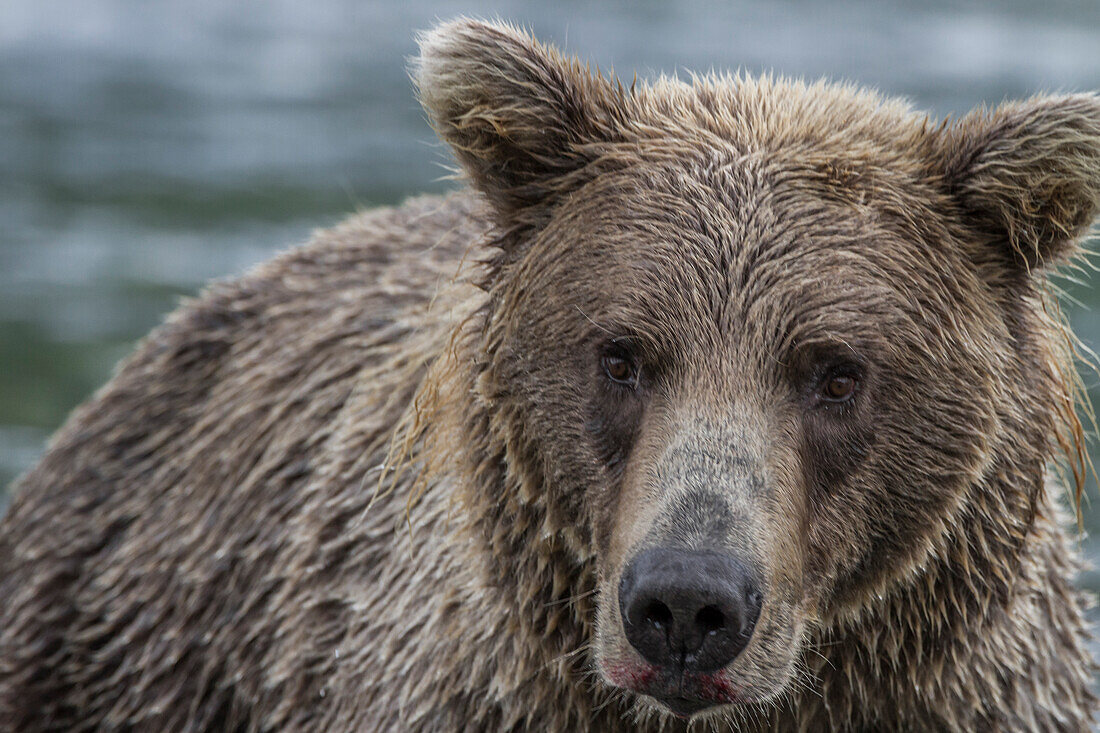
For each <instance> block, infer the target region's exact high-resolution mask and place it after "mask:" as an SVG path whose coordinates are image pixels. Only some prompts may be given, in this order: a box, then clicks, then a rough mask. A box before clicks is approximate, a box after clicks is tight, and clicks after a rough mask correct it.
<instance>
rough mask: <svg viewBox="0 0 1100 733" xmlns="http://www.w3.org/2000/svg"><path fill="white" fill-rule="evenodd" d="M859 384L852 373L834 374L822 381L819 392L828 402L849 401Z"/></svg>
mask: <svg viewBox="0 0 1100 733" xmlns="http://www.w3.org/2000/svg"><path fill="white" fill-rule="evenodd" d="M857 385H858V382H857V381H856V378H855V377H853V376H852V375H850V374H833V375H832V376H830V377H829V378H828V379H826V380H825V381H824V382H823V383H822V385H821V389H820V391H819V394H820V395H821V398H822V399H823V400H825V401H826V402H847V401H848V400H850V399H852V395H854V394H855V393H856V386H857Z"/></svg>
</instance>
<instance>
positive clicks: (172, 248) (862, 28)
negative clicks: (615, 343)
mask: <svg viewBox="0 0 1100 733" xmlns="http://www.w3.org/2000/svg"><path fill="white" fill-rule="evenodd" d="M460 14H470V15H476V16H481V17H502V18H506V19H511V20H514V21H516V22H519V23H522V24H524V25H527V26H529V27H531V28H533V29H534V30H535V31H536V32H537V34H538V35H540V36H541V37H542V38H544V39H547V40H552V41H555V42H557V43H558V44H560V45H564V46H566V47H567V48H568V49H569V50H570V51H573V52H576V53H577V54H579V55H581V56H583V57H586V58H588V59H591V60H592V61H594V62H596V63H598V64H599V66H600V67H601V68H603V69H605V70H606V69H609V68H614V69H615V70H617V71H618V72H619V73H620V74H621V75H623V76H625V77H629V76H631V75H632V74H633V72H634V71H637V72H638V74H639V76H641V77H643V78H644V77H652V76H654V75H656V74H657V73H659V72H661V71H664V72H667V73H679V74H683V72H684V70H686V69H694V70H700V71H705V70H709V69H712V68H714V69H735V68H739V67H740V68H745V69H747V70H749V71H753V72H758V71H762V70H774V71H777V72H780V73H783V74H788V75H794V76H806V77H810V78H817V77H821V76H827V77H832V78H838V79H850V80H855V81H859V82H861V83H864V84H867V85H871V86H876V87H878V88H880V89H882V90H883V91H885V92H887V93H890V94H896V95H902V96H906V97H909V98H910V99H912V100H913V101H914V102H915V104H917V105H918V106H919V107H922V108H926V109H928V110H930V111H932V112H933V113H934V114H935V115H936V116H939V117H942V116H945V115H949V114H959V113H962V112H965V111H966V110H968V109H970V108H971V107H973V106H974V105H977V104H980V103H982V102H987V103H997V102H999V101H1001V100H1003V99H1005V98H1009V97H1021V96H1026V95H1029V94H1033V93H1036V92H1040V91H1058V90H1064V91H1075V90H1089V89H1100V2H1096V1H1095V0H1062V1H1057V0H1055V1H1051V0H1045V1H1044V2H1022V1H1020V0H1014V1H1009V2H1002V3H997V4H996V5H992V4H986V5H977V4H960V3H954V2H951V3H949V2H942V3H936V2H924V3H915V2H902V1H900V0H895V1H894V2H854V1H852V0H840V2H823V1H806V2H777V1H775V0H750V1H746V2H722V3H699V2H683V1H672V0H670V1H668V2H656V1H652V0H650V1H645V0H643V1H641V2H625V1H623V2H614V3H602V4H600V3H588V2H586V3H582V2H563V3H555V4H551V3H547V2H543V3H532V4H525V3H519V2H500V3H491V4H477V5H474V4H471V3H454V2H428V1H426V0H412V1H411V2H403V3H397V2H375V3H371V2H362V1H360V0H313V1H312V2H301V1H300V0H298V1H294V2H291V1H290V0H270V1H267V2H248V1H243V0H242V1H239V2H229V1H228V0H226V1H225V2H213V1H212V0H162V1H159V2H157V1H155V0H68V1H61V2H52V1H49V0H47V1H45V2H41V1H35V0H3V2H0V503H2V502H3V498H2V487H3V486H5V485H6V484H7V483H8V482H9V481H10V480H11V479H12V478H13V477H15V476H16V475H17V474H18V473H20V472H21V471H23V470H25V469H26V468H27V467H29V465H30V464H31V463H32V462H33V461H34V459H35V457H36V456H37V455H38V454H39V453H40V451H41V450H42V446H43V442H44V441H45V440H46V438H47V437H48V435H49V434H50V433H51V432H52V431H53V430H54V429H55V428H56V427H57V426H58V425H59V424H60V423H61V421H62V420H63V419H64V417H65V415H66V414H67V412H68V411H69V410H70V409H71V408H72V407H73V406H74V405H76V404H77V403H78V402H79V401H81V400H83V399H85V398H86V397H87V396H89V395H90V394H91V392H92V391H93V390H94V389H95V388H96V387H97V386H98V385H100V384H101V383H103V382H104V381H105V380H106V379H107V378H108V376H109V374H110V372H111V368H112V366H113V364H114V363H115V362H116V361H117V360H118V359H119V358H121V357H122V356H123V355H124V354H126V353H127V352H128V351H129V350H130V349H131V348H132V345H133V343H134V341H135V339H137V338H139V337H140V336H141V335H142V334H143V333H144V332H146V331H147V330H148V329H149V328H151V327H152V326H153V325H155V324H156V323H157V322H158V321H160V320H161V318H162V317H163V315H164V314H165V313H166V312H167V311H169V310H170V309H171V308H172V307H173V306H174V305H175V304H176V303H177V301H178V298H179V297H180V296H181V295H183V294H192V293H194V292H196V290H197V289H198V288H199V287H200V285H201V284H202V283H203V282H204V281H206V280H207V279H209V278H213V277H225V276H231V275H235V274H238V273H240V272H242V271H243V270H244V269H245V268H247V267H248V266H250V265H252V264H254V263H256V262H258V261H260V260H262V259H265V258H267V257H269V256H270V255H271V254H272V253H273V252H275V251H277V250H279V249H281V248H285V247H287V246H290V245H293V244H295V243H298V242H301V241H302V240H303V239H304V238H305V237H306V236H307V234H308V233H309V231H310V230H311V229H313V228H315V227H318V226H324V225H329V224H333V223H335V222H336V221H338V220H339V219H340V218H341V217H342V216H344V215H345V214H346V213H347V212H350V211H351V210H353V209H355V208H357V207H362V206H368V205H373V204H380V203H393V202H397V201H399V200H400V199H401V198H403V197H404V196H406V195H409V194H412V193H415V192H420V191H439V190H443V189H444V188H446V187H447V184H445V183H444V182H441V181H440V180H439V177H440V176H441V175H443V174H444V173H445V170H444V168H443V167H442V166H441V164H442V163H445V162H446V160H447V158H446V156H445V151H444V150H443V149H442V148H441V147H440V146H439V145H438V143H436V141H435V139H434V137H433V135H432V133H431V131H430V130H429V128H428V127H427V125H426V124H425V123H424V121H423V116H422V114H421V112H420V110H419V107H418V106H417V104H416V102H415V100H414V98H413V93H412V89H411V85H410V83H409V80H408V77H407V75H406V71H405V68H406V59H407V57H408V56H410V55H411V54H413V53H414V52H415V42H414V33H415V31H416V30H417V29H423V28H426V27H428V26H430V25H431V24H432V23H433V21H434V20H436V19H440V18H449V17H453V16H456V15H460ZM1071 291H1072V294H1073V295H1074V296H1075V297H1076V298H1077V299H1079V300H1080V301H1081V302H1080V303H1079V304H1072V305H1070V307H1069V311H1070V315H1071V318H1072V321H1073V323H1074V324H1075V326H1076V328H1077V330H1078V333H1079V334H1080V335H1081V336H1082V337H1083V338H1084V340H1085V342H1086V343H1087V344H1089V345H1090V346H1092V347H1093V348H1097V346H1100V317H1098V315H1097V310H1096V306H1097V305H1098V304H1100V288H1097V289H1093V288H1091V287H1089V286H1088V285H1087V284H1086V285H1084V286H1080V285H1078V286H1073V287H1072V288H1071ZM1090 306H1091V308H1090ZM1086 379H1087V381H1088V384H1089V386H1090V387H1091V388H1092V391H1093V395H1094V400H1096V401H1097V402H1098V404H1100V400H1097V397H1098V396H1100V390H1098V389H1097V381H1098V380H1097V378H1096V376H1095V375H1086ZM1094 455H1096V456H1097V458H1098V459H1100V453H1098V452H1096V451H1095V450H1094ZM1098 463H1100V460H1098ZM1090 490H1091V491H1092V492H1093V496H1094V497H1096V498H1098V499H1100V494H1097V493H1096V488H1095V486H1093V487H1091V488H1090ZM1093 507H1094V510H1092V511H1090V513H1089V515H1088V526H1090V527H1093V528H1095V527H1100V501H1097V500H1094V501H1093ZM1088 548H1089V550H1090V554H1093V555H1095V554H1096V553H1095V552H1093V551H1092V550H1093V545H1091V544H1090V545H1088ZM1089 582H1090V583H1091V584H1093V586H1094V587H1100V581H1098V579H1097V578H1096V577H1093V576H1090V578H1089Z"/></svg>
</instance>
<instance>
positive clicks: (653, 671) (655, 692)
mask: <svg viewBox="0 0 1100 733" xmlns="http://www.w3.org/2000/svg"><path fill="white" fill-rule="evenodd" d="M602 666H603V671H604V674H605V676H606V677H607V679H608V680H609V681H610V682H611V683H612V684H613V685H615V686H616V687H621V688H624V689H627V690H630V691H632V692H636V693H638V694H641V695H645V696H646V697H649V698H651V699H652V700H653V701H654V702H656V703H658V704H659V705H661V706H662V707H664V708H666V709H667V710H668V711H669V712H671V713H672V714H673V715H675V716H676V717H678V718H685V719H686V718H690V717H691V716H692V715H694V714H695V713H698V712H700V711H702V710H705V709H707V708H711V707H717V706H720V705H735V704H738V703H743V702H747V701H748V700H747V699H746V698H745V697H744V696H743V694H742V692H743V691H742V690H740V689H738V687H737V686H736V685H734V684H733V683H732V682H731V681H730V680H729V678H728V677H727V676H726V675H725V674H723V673H721V672H714V673H699V672H685V671H683V670H670V669H662V668H660V667H656V666H654V665H650V664H646V663H642V664H637V663H630V662H627V663H617V664H604V665H602Z"/></svg>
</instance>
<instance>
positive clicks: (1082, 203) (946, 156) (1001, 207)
mask: <svg viewBox="0 0 1100 733" xmlns="http://www.w3.org/2000/svg"><path fill="white" fill-rule="evenodd" d="M940 135H941V140H940V143H941V145H940V146H939V155H940V161H939V162H940V166H939V168H940V171H941V174H942V175H943V176H944V180H945V181H946V183H947V185H948V187H949V190H950V192H951V193H952V195H953V196H954V197H955V199H956V201H957V202H958V203H959V206H960V208H961V210H962V212H963V215H964V217H966V219H967V223H968V224H971V225H973V226H975V227H977V228H978V229H979V230H980V231H981V232H982V233H983V234H985V235H986V236H988V237H990V238H991V239H992V240H993V241H995V242H1000V243H1002V244H1003V246H1005V247H1006V253H1007V254H1008V255H1009V256H1010V257H1011V258H1012V259H1013V260H1014V261H1015V262H1016V263H1017V264H1018V265H1022V266H1024V267H1026V268H1027V269H1029V270H1031V269H1035V268H1043V267H1047V266H1050V265H1056V264H1058V263H1060V262H1063V261H1065V260H1066V259H1068V258H1069V257H1071V256H1072V255H1073V254H1074V253H1075V252H1076V250H1077V246H1078V240H1079V239H1080V237H1081V236H1082V235H1084V234H1085V233H1086V231H1087V230H1088V227H1089V225H1090V224H1091V223H1092V220H1093V218H1094V217H1095V216H1096V214H1097V209H1098V206H1100V98H1098V97H1097V96H1094V95H1089V94H1078V95H1068V96H1056V97H1036V98H1033V99H1030V100H1028V101H1025V102H1015V103H1010V104H1005V105H1002V106H1001V107H999V108H998V109H996V110H994V111H993V112H992V113H990V112H987V111H984V110H979V111H975V112H972V113H970V114H969V115H967V116H966V117H964V118H963V119H962V120H960V121H959V122H958V124H956V125H953V126H950V127H946V128H944V129H942V130H941V131H940Z"/></svg>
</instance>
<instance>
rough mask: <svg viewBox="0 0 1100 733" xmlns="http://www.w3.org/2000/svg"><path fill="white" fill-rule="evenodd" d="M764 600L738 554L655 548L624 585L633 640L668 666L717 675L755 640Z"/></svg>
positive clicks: (640, 558) (623, 609)
mask: <svg viewBox="0 0 1100 733" xmlns="http://www.w3.org/2000/svg"><path fill="white" fill-rule="evenodd" d="M761 604H762V598H761V594H760V590H759V587H758V586H757V584H756V581H755V580H754V579H753V576H752V573H750V572H749V571H748V570H747V569H746V568H745V566H744V565H743V564H742V563H741V562H740V561H738V560H737V559H736V558H735V557H734V556H732V555H729V554H725V553H717V552H694V551H690V550H681V549H672V548H654V549H650V550H645V551H644V552H641V553H639V554H638V555H636V556H635V557H634V558H633V559H632V560H631V561H630V562H629V563H628V564H627V566H626V568H625V569H624V570H623V574H622V579H621V580H620V582H619V612H620V613H621V614H622V618H623V628H624V629H625V630H626V638H627V639H628V640H629V641H630V643H631V645H633V647H634V648H635V649H637V650H638V652H639V653H640V654H641V655H642V656H643V657H645V659H646V660H647V661H649V662H651V663H652V664H656V665H658V666H661V667H673V668H677V669H681V670H684V671H690V672H713V671H715V670H718V669H721V668H722V667H725V666H726V665H727V664H729V663H730V662H732V661H733V660H734V658H736V657H737V655H738V654H740V653H741V650H743V649H744V648H745V647H746V646H747V645H748V643H749V638H750V637H751V636H752V630H753V628H754V627H755V626H756V620H757V618H759V617H760V606H761Z"/></svg>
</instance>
